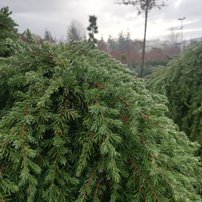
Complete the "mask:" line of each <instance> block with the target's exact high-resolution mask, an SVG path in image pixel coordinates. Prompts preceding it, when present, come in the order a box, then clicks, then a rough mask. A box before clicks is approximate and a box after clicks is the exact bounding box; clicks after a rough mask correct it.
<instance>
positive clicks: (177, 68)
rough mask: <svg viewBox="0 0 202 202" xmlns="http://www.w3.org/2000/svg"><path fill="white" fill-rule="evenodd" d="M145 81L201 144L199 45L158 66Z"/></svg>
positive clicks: (201, 65) (201, 55) (201, 50)
mask: <svg viewBox="0 0 202 202" xmlns="http://www.w3.org/2000/svg"><path fill="white" fill-rule="evenodd" d="M147 84H148V87H149V88H150V89H151V90H152V91H154V92H160V93H163V94H164V95H166V96H167V97H168V101H169V103H168V107H169V116H170V117H171V118H172V119H173V120H174V121H175V122H176V123H177V124H178V125H179V127H180V129H181V130H184V131H185V132H186V133H187V135H188V136H189V137H190V138H191V139H192V140H197V141H199V143H200V144H201V145H202V44H198V45H196V46H194V47H193V48H191V49H189V50H187V51H186V52H185V53H184V54H183V55H182V56H181V57H179V58H176V59H175V60H173V61H172V62H170V63H169V64H168V66H167V68H160V69H158V70H157V71H156V72H154V73H153V75H151V77H150V78H149V80H148V83H147Z"/></svg>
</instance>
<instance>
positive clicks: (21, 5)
mask: <svg viewBox="0 0 202 202" xmlns="http://www.w3.org/2000/svg"><path fill="white" fill-rule="evenodd" d="M114 1H115V0H0V7H3V6H9V7H10V10H12V11H13V14H12V17H13V18H14V20H15V22H16V23H17V24H18V25H19V27H18V29H19V32H23V31H24V30H25V29H27V28H29V29H30V30H31V31H32V32H33V33H36V34H39V35H41V36H43V35H44V31H45V29H48V30H49V31H51V33H52V35H53V36H55V37H56V38H57V39H66V33H67V27H68V25H69V24H70V23H71V21H72V20H76V21H79V22H80V23H82V24H83V26H84V28H86V27H87V25H88V16H89V15H96V16H97V17H98V20H97V25H98V28H99V37H101V36H103V37H104V39H107V38H108V36H109V35H112V36H113V37H118V34H119V33H120V32H121V31H123V32H124V33H126V32H127V31H129V32H130V33H131V38H132V39H141V38H142V36H143V27H144V18H143V16H141V15H140V16H138V15H137V10H136V9H135V8H134V7H133V6H124V5H117V4H114ZM201 9H202V0H168V1H167V6H166V7H164V8H162V9H161V10H158V9H154V10H153V11H151V12H150V13H149V22H148V35H147V37H148V39H156V38H160V39H166V38H167V36H168V35H169V34H170V31H169V28H170V27H176V28H178V27H180V21H179V20H178V18H182V17H186V20H184V30H183V33H184V34H183V35H184V38H186V39H191V38H195V37H202V11H201ZM99 37H98V38H99Z"/></svg>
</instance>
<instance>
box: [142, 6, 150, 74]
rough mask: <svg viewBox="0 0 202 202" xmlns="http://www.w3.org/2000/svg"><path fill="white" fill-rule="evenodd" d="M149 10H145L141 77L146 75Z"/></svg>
mask: <svg viewBox="0 0 202 202" xmlns="http://www.w3.org/2000/svg"><path fill="white" fill-rule="evenodd" d="M148 9H149V7H148V6H146V9H145V23H144V41H143V48H142V61H141V67H140V77H143V73H144V61H145V47H146V37H147V18H148Z"/></svg>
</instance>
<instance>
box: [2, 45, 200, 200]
mask: <svg viewBox="0 0 202 202" xmlns="http://www.w3.org/2000/svg"><path fill="white" fill-rule="evenodd" d="M0 95H1V101H0V200H2V201H16V202H18V201H19V202H24V201H29V202H31V201H37V202H40V201H48V202H62V201H64V202H71V201H76V202H87V201H93V202H96V201H103V202H107V201H110V202H115V201H120V202H125V201H127V202H130V201H131V202H133V201H137V202H166V201H168V202H169V201H170V202H185V201H187V202H189V201H190V202H191V201H201V197H200V192H201V171H202V170H201V164H200V162H199V158H198V157H195V151H196V150H197V149H198V145H197V143H192V142H190V141H189V140H188V138H187V137H186V135H185V134H184V133H182V132H179V130H178V127H177V126H176V125H175V124H174V123H173V121H172V120H171V119H169V118H167V116H165V113H166V111H167V107H166V106H165V98H164V97H163V96H160V95H157V94H153V93H150V92H149V91H148V90H147V89H146V88H145V86H144V84H143V81H142V80H141V79H139V78H137V77H136V76H135V75H134V74H132V73H131V72H129V71H126V70H125V69H124V68H123V67H122V66H121V65H120V64H119V63H117V62H116V61H114V60H113V59H112V58H110V57H109V56H108V55H106V54H104V53H102V52H99V51H98V50H95V49H94V50H91V49H90V48H89V45H88V44H85V43H83V44H80V43H72V44H69V45H51V44H47V43H44V44H41V45H34V44H31V45H28V44H26V45H25V44H20V45H18V47H17V51H16V53H15V55H14V56H12V57H9V58H2V59H0Z"/></svg>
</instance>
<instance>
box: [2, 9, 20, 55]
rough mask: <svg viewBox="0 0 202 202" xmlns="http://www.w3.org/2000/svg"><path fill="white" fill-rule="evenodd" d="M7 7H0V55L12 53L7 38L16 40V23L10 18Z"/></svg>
mask: <svg viewBox="0 0 202 202" xmlns="http://www.w3.org/2000/svg"><path fill="white" fill-rule="evenodd" d="M11 14H12V12H10V11H9V8H8V7H4V8H1V9H0V57H8V56H10V55H11V54H12V52H13V50H12V46H11V45H10V43H9V41H8V40H7V39H8V38H10V39H12V40H16V39H17V37H18V35H17V29H16V28H15V27H16V26H17V24H16V23H15V22H14V21H13V20H12V19H11V17H10V15H11Z"/></svg>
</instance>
